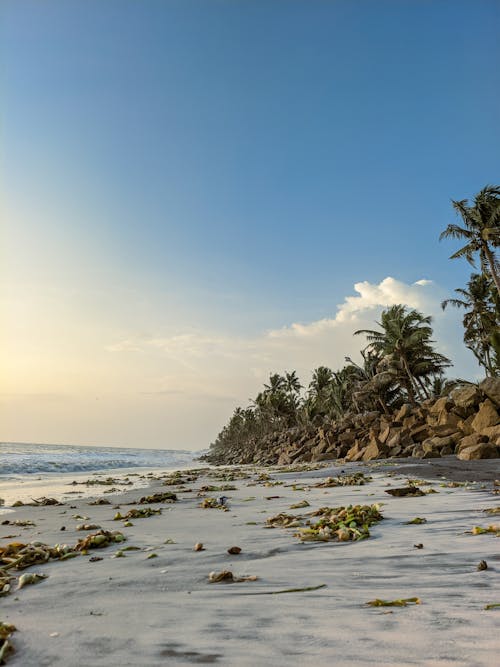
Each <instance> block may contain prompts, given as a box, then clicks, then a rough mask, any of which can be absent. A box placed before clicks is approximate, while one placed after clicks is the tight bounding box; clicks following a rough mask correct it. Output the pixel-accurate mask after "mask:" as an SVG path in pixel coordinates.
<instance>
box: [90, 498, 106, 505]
mask: <svg viewBox="0 0 500 667" xmlns="http://www.w3.org/2000/svg"><path fill="white" fill-rule="evenodd" d="M87 505H111V503H110V502H109V500H108V499H107V498H96V500H92V501H91V502H90V503H87Z"/></svg>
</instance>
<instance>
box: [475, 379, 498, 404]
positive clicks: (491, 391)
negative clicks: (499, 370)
mask: <svg viewBox="0 0 500 667" xmlns="http://www.w3.org/2000/svg"><path fill="white" fill-rule="evenodd" d="M479 388H480V389H481V391H482V392H483V393H484V394H486V396H487V397H488V398H489V399H490V401H492V402H493V403H494V404H495V405H496V406H497V408H500V378H485V379H484V380H483V381H482V382H480V384H479Z"/></svg>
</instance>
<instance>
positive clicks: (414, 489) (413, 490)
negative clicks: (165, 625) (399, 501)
mask: <svg viewBox="0 0 500 667" xmlns="http://www.w3.org/2000/svg"><path fill="white" fill-rule="evenodd" d="M430 490H432V489H430ZM385 492H386V493H388V494H389V495H391V496H394V497H396V498H404V497H406V496H425V493H424V492H423V491H422V490H421V489H419V488H418V486H412V485H411V484H410V485H409V486H403V487H400V488H398V489H385Z"/></svg>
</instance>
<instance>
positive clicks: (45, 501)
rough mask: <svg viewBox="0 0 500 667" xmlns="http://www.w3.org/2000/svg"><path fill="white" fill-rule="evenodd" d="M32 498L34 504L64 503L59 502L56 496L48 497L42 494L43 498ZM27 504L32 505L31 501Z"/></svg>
mask: <svg viewBox="0 0 500 667" xmlns="http://www.w3.org/2000/svg"><path fill="white" fill-rule="evenodd" d="M31 500H32V501H33V504H34V505H41V506H46V505H64V503H61V502H59V500H56V498H46V497H45V496H42V498H32V499H31ZM25 505H31V503H25Z"/></svg>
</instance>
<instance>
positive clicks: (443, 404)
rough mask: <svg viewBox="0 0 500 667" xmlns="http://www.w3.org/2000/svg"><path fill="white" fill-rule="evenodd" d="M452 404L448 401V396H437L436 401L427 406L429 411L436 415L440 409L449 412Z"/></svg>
mask: <svg viewBox="0 0 500 667" xmlns="http://www.w3.org/2000/svg"><path fill="white" fill-rule="evenodd" d="M454 405H455V404H454V402H453V401H450V399H449V398H447V397H446V396H444V397H443V398H438V399H437V401H436V402H435V403H434V404H433V405H431V406H430V407H429V412H430V414H432V415H437V414H439V413H440V412H441V411H442V410H445V411H446V412H449V411H450V410H451V408H452V407H453V406H454Z"/></svg>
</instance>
